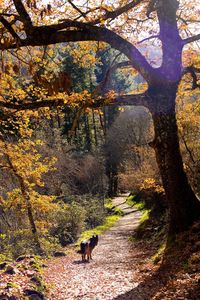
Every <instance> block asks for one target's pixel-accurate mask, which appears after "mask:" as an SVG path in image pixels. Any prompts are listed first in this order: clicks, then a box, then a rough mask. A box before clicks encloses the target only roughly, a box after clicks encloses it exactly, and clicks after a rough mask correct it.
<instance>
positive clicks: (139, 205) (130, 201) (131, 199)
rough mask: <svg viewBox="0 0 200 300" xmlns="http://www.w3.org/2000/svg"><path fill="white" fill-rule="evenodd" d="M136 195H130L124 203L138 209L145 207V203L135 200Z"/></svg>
mask: <svg viewBox="0 0 200 300" xmlns="http://www.w3.org/2000/svg"><path fill="white" fill-rule="evenodd" d="M135 197H136V195H131V196H129V197H128V198H127V199H126V203H127V204H128V205H130V206H134V207H135V208H137V209H139V210H143V209H145V204H144V202H143V201H140V202H138V201H137V202H136V201H135V200H134V199H135Z"/></svg>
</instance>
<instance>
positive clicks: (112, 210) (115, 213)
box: [76, 199, 124, 245]
mask: <svg viewBox="0 0 200 300" xmlns="http://www.w3.org/2000/svg"><path fill="white" fill-rule="evenodd" d="M105 208H106V209H107V211H108V213H109V214H110V215H109V216H107V217H106V218H105V221H104V223H103V224H102V225H99V226H97V227H95V228H93V229H89V230H86V231H84V232H82V234H81V236H80V237H79V239H78V241H77V242H76V245H79V244H80V242H81V241H83V240H87V239H88V238H90V237H91V236H93V235H99V234H102V233H103V232H104V231H106V230H107V229H109V228H110V227H112V226H114V225H115V223H116V222H117V221H118V220H119V219H120V218H121V217H122V216H123V215H124V212H123V210H122V209H120V208H118V207H115V206H114V205H113V203H112V199H107V200H106V203H105Z"/></svg>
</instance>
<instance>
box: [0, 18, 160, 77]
mask: <svg viewBox="0 0 200 300" xmlns="http://www.w3.org/2000/svg"><path fill="white" fill-rule="evenodd" d="M73 27H74V28H76V29H75V30H72V29H71V28H73ZM65 28H66V29H67V30H63V29H65ZM78 41H102V42H106V43H108V44H110V45H111V46H112V47H113V48H115V49H117V50H118V51H120V52H121V53H124V54H125V55H126V56H127V57H128V58H129V60H130V63H131V65H132V66H133V67H134V68H135V69H136V70H137V71H139V72H140V73H141V75H142V76H143V77H144V78H145V79H146V81H147V82H149V81H150V79H151V78H152V76H153V75H154V73H155V72H156V71H155V70H154V68H153V67H152V66H151V65H150V64H149V63H148V61H147V60H146V58H145V57H144V56H143V55H142V54H141V53H140V51H139V50H138V49H137V48H136V47H135V46H134V45H132V44H131V43H130V42H128V41H127V40H125V39H123V38H122V37H120V36H119V35H118V34H116V33H115V32H112V31H110V30H109V29H107V28H104V27H98V26H93V25H90V24H88V23H82V22H78V21H70V20H69V21H65V22H63V23H61V24H54V25H49V26H48V25H46V26H39V27H37V26H34V27H32V34H31V35H29V36H28V37H27V39H24V40H22V42H21V46H44V45H50V44H57V43H63V42H78ZM17 47H19V45H17V44H12V43H11V44H10V45H9V44H8V45H7V44H6V45H4V44H0V50H5V49H14V48H17ZM150 73H151V76H150ZM155 76H157V75H156V74H155Z"/></svg>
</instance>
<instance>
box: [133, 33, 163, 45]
mask: <svg viewBox="0 0 200 300" xmlns="http://www.w3.org/2000/svg"><path fill="white" fill-rule="evenodd" d="M159 38H160V36H159V35H158V34H157V35H152V36H149V37H148V38H145V39H143V40H141V41H139V42H138V44H141V43H143V42H146V41H149V40H152V39H159Z"/></svg>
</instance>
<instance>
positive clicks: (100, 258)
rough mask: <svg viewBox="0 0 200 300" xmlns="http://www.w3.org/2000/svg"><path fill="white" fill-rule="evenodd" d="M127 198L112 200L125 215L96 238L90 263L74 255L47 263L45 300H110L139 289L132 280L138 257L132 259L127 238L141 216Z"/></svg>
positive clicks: (131, 250) (121, 197)
mask: <svg viewBox="0 0 200 300" xmlns="http://www.w3.org/2000/svg"><path fill="white" fill-rule="evenodd" d="M126 197H127V195H126V196H125V195H124V196H120V197H116V198H115V199H113V204H114V205H115V206H117V207H119V208H121V209H122V210H123V211H124V212H125V215H124V216H123V217H122V218H121V219H120V220H119V221H118V222H117V223H116V224H115V225H114V226H113V227H112V228H110V229H108V230H107V231H106V232H105V233H103V234H102V235H101V236H100V237H99V244H98V246H97V247H96V248H95V249H94V251H93V260H92V261H91V262H89V263H82V262H81V260H80V255H79V254H76V253H73V254H70V255H68V256H66V257H61V258H54V259H52V260H50V261H49V262H48V267H47V269H46V270H45V273H44V279H45V282H46V283H47V285H48V287H49V290H50V291H49V294H48V296H47V299H48V300H53V299H56V300H74V299H81V300H109V299H115V298H116V297H117V296H120V295H123V294H125V293H126V292H128V291H130V290H132V289H134V288H135V287H136V286H137V285H138V283H137V282H136V281H135V280H134V277H136V276H134V273H135V272H136V269H135V268H134V263H135V260H136V259H137V255H136V256H134V255H133V253H132V252H133V249H132V247H131V246H132V245H133V243H132V244H131V242H130V241H129V240H128V237H129V236H130V235H131V233H132V232H133V231H134V229H135V228H136V227H137V226H138V224H139V219H140V216H141V213H140V212H139V211H137V210H136V209H134V208H132V207H130V206H129V205H128V204H127V203H125V200H126ZM120 299H127V298H123V296H122V298H120Z"/></svg>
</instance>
